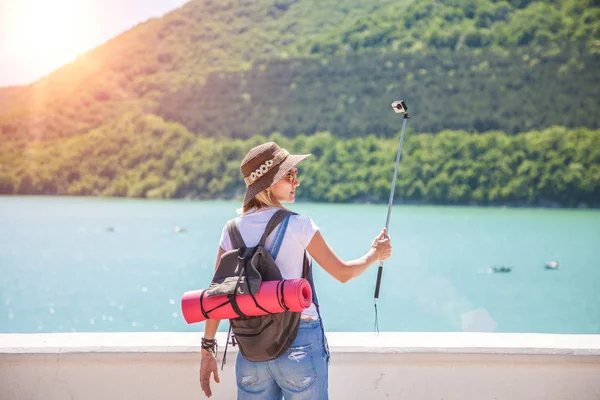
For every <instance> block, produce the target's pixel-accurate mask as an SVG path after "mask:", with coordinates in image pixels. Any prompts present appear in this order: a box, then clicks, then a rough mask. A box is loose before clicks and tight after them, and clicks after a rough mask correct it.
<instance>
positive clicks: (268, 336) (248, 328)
mask: <svg viewBox="0 0 600 400" xmlns="http://www.w3.org/2000/svg"><path fill="white" fill-rule="evenodd" d="M290 215H295V213H293V212H291V211H288V210H278V211H277V212H275V214H274V215H273V216H272V217H271V219H270V220H269V222H268V224H267V227H266V229H265V232H264V233H263V235H262V237H261V239H260V241H259V242H258V244H257V245H256V246H255V247H246V244H245V243H244V240H243V239H242V236H241V234H240V231H239V230H238V228H237V226H236V224H235V220H231V221H229V222H228V223H227V230H228V233H229V238H230V239H231V244H232V246H233V250H231V251H228V252H226V253H225V254H223V256H222V257H221V261H220V262H219V266H218V268H217V270H216V271H215V275H214V277H213V279H212V282H211V284H210V286H209V288H208V289H207V290H206V292H205V293H206V296H207V297H211V296H219V295H226V296H227V298H228V300H227V302H225V303H223V304H221V306H223V305H226V304H229V303H231V306H232V308H233V309H234V310H235V311H236V313H237V314H238V315H240V317H238V318H235V319H230V320H229V323H230V327H229V334H231V332H232V331H233V334H234V338H233V341H232V342H233V344H234V345H235V344H236V342H237V345H238V346H239V349H240V352H241V353H242V355H243V356H244V358H246V359H247V360H249V361H268V360H272V359H275V358H277V357H279V356H280V355H281V354H283V353H284V352H285V351H286V350H287V349H288V348H289V347H290V345H291V344H292V342H293V341H294V339H295V338H296V334H297V333H298V326H299V322H300V315H301V313H299V312H291V311H288V309H287V307H286V306H285V304H282V305H283V306H284V308H285V309H286V311H284V312H281V313H276V314H270V313H268V314H267V315H263V316H258V317H249V316H245V315H244V314H243V313H242V311H241V310H240V309H239V307H238V305H237V301H236V296H237V295H246V294H249V295H250V296H252V299H253V300H254V303H255V305H256V306H257V307H258V308H260V309H261V310H263V311H265V312H268V311H267V310H265V309H264V308H262V307H261V306H260V304H258V302H257V301H256V299H255V297H254V295H255V294H256V293H257V292H258V289H259V287H260V284H261V282H262V281H280V280H283V278H282V276H281V272H280V271H279V267H277V264H275V258H276V257H277V253H278V252H279V246H280V245H281V241H282V240H283V237H284V235H285V230H286V228H287V222H288V220H289V216H290ZM277 226H279V229H278V230H277V233H276V236H275V240H274V241H273V242H274V243H273V245H274V246H275V248H273V249H272V252H273V255H272V254H270V253H269V251H267V249H266V248H265V241H266V239H267V237H268V236H269V234H271V232H273V230H274V229H275V228H276V227H277ZM309 275H310V262H309V260H308V257H307V255H306V251H305V252H304V264H303V271H302V278H305V279H307V278H308V277H309ZM204 311H205V310H203V312H204ZM210 311H212V310H210ZM228 336H229V335H228ZM227 344H229V338H228V340H227ZM226 354H227V347H225V355H224V356H223V364H224V363H225V356H226Z"/></svg>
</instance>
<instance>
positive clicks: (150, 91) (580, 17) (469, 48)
mask: <svg viewBox="0 0 600 400" xmlns="http://www.w3.org/2000/svg"><path fill="white" fill-rule="evenodd" d="M399 98H402V99H404V100H406V101H407V102H408V104H409V111H410V114H411V119H410V120H409V123H408V126H409V128H408V136H407V147H406V150H405V151H404V154H405V156H404V157H405V158H403V163H402V168H401V171H400V177H399V187H398V190H397V196H398V198H399V199H403V200H407V201H414V202H433V203H452V204H474V203H475V204H506V203H510V204H532V205H544V204H559V205H565V206H578V205H581V204H585V205H593V206H598V205H600V170H599V168H600V154H599V153H598V151H599V150H597V149H598V148H600V129H599V128H600V113H598V112H597V109H598V106H599V105H600V104H599V100H598V99H600V1H598V0H546V1H541V0H540V1H535V0H510V1H507V0H437V1H433V0H423V1H410V0H396V1H391V0H378V1H373V0H345V1H334V0H192V1H190V2H189V3H187V4H186V5H184V6H183V7H181V8H180V9H178V10H175V11H173V12H171V13H169V14H167V15H165V16H164V17H162V18H157V19H152V20H149V21H147V22H145V23H142V24H140V25H138V26H136V27H134V28H133V29H131V30H129V31H128V32H125V33H124V34H122V35H119V36H117V37H115V38H114V39H112V40H110V41H108V42H107V43H106V44H104V45H102V46H99V47H98V48H96V49H94V50H92V51H90V52H88V53H86V54H84V55H82V56H80V57H79V58H78V59H77V60H76V61H74V62H73V63H71V64H68V65H65V66H64V67H62V68H60V69H59V70H57V71H55V72H54V73H52V74H50V75H48V76H47V77H45V78H43V79H41V80H40V81H38V82H36V83H34V84H32V85H27V86H22V87H9V88H0V140H1V141H2V142H1V143H2V146H0V193H3V194H11V193H21V194H73V195H94V196H98V195H102V196H130V197H152V198H155V197H156V198H171V197H190V198H231V197H236V196H239V195H240V193H241V191H243V187H242V186H241V184H240V181H239V170H238V166H239V161H240V159H241V158H242V157H243V154H245V151H247V149H248V148H249V147H250V146H252V145H254V144H256V143H258V142H259V141H261V140H266V138H274V139H276V140H277V141H278V142H281V143H282V144H283V145H287V146H289V147H290V148H293V149H296V150H298V151H311V152H313V153H314V154H315V157H314V158H313V161H312V162H311V163H307V165H306V167H305V169H304V170H303V171H302V172H303V174H304V175H303V177H304V183H305V186H304V187H303V191H302V196H303V197H304V198H306V199H310V200H316V201H385V200H386V195H385V192H387V191H389V179H390V178H391V173H392V169H391V168H393V159H394V152H395V148H396V143H397V139H398V133H399V128H400V124H401V118H400V117H399V116H398V115H396V114H394V113H393V112H392V111H391V108H390V103H391V102H392V101H393V100H397V99H399ZM355 154H358V155H360V156H359V157H358V158H357V157H354V155H355ZM350 155H352V156H353V157H350ZM390 165H391V166H390ZM324 171H327V173H325V172H324Z"/></svg>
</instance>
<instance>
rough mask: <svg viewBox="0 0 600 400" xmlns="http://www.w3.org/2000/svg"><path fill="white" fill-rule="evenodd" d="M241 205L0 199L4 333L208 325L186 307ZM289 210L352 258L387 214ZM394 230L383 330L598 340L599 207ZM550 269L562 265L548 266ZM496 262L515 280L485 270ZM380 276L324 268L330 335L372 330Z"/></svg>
mask: <svg viewBox="0 0 600 400" xmlns="http://www.w3.org/2000/svg"><path fill="white" fill-rule="evenodd" d="M237 206H238V204H237V203H233V202H220V201H212V202H201V201H148V200H124V199H96V198H61V197H0V332H72V331H77V332H84V331H85V332H90V331H104V332H114V331H199V330H202V329H203V324H194V325H187V324H186V323H185V321H184V320H183V318H182V316H181V311H180V303H179V300H180V297H181V294H182V293H183V292H184V291H187V290H193V289H198V288H203V287H205V286H206V285H207V284H208V282H209V281H210V278H211V276H212V270H213V268H214V263H215V256H216V251H217V246H218V239H219V235H220V232H221V228H222V226H223V224H224V223H225V221H226V220H227V219H229V218H231V217H234V216H235V208H236V207H237ZM292 208H293V209H294V210H295V211H298V212H300V213H306V214H308V215H310V216H311V217H312V218H313V219H314V221H315V222H316V223H317V224H318V225H319V226H320V227H321V231H322V232H323V235H324V237H325V238H326V240H327V241H328V242H329V243H330V245H331V246H332V247H333V249H334V250H335V251H336V252H337V253H338V254H339V255H340V256H341V257H342V258H345V259H351V258H355V257H359V256H361V255H363V254H364V253H365V252H366V251H367V249H368V246H369V245H370V243H371V240H372V238H373V237H374V236H375V234H377V233H378V232H379V230H380V229H381V227H382V226H383V225H384V223H385V217H386V212H387V207H386V206H385V205H331V204H311V203H299V204H296V205H294V206H293V207H292ZM176 226H181V227H183V228H185V229H186V231H185V232H180V233H176V232H175V231H174V227H176ZM109 228H112V231H111V230H110V229H109ZM390 234H391V236H392V240H393V245H394V254H393V256H392V257H391V258H390V259H389V260H388V261H387V262H386V263H385V267H384V274H383V284H382V287H381V294H380V298H379V300H378V302H377V304H378V310H379V328H380V330H381V331H462V330H465V329H466V330H471V329H475V330H492V329H493V330H494V331H496V332H547V333H600V262H599V259H600V246H599V244H600V212H599V211H592V210H557V209H552V210H549V209H501V208H470V207H432V206H395V207H394V209H393V212H392V221H391V228H390ZM550 260H557V261H559V262H560V266H561V267H560V269H558V270H555V271H554V270H545V269H544V263H545V262H546V261H550ZM500 265H506V266H510V267H511V268H512V271H511V272H510V273H505V274H499V273H496V274H493V273H489V268H490V267H492V266H500ZM376 273H377V265H374V266H372V267H371V269H369V270H368V271H367V272H366V273H364V274H363V275H362V276H360V277H359V278H357V279H355V280H352V281H350V282H349V283H346V284H341V283H338V282H337V281H335V280H334V279H333V278H331V277H330V276H329V275H327V274H326V273H325V272H324V271H323V270H322V269H321V268H320V267H318V266H315V281H316V286H317V292H318V295H319V300H320V302H321V310H322V316H323V318H324V321H325V328H326V329H327V330H328V331H366V332H370V331H373V329H374V307H373V291H374V287H375V279H376ZM474 310H478V311H477V312H476V313H475V314H472V313H471V312H473V311H474ZM488 314H489V317H490V318H491V319H492V320H493V324H492V325H491V327H490V326H488V324H486V317H485V315H488ZM473 315H475V316H476V318H475V328H472V327H471V328H469V327H467V326H466V325H465V322H466V321H468V320H469V319H470V317H472V316H473ZM227 327H228V324H226V323H222V324H221V326H220V330H226V329H227Z"/></svg>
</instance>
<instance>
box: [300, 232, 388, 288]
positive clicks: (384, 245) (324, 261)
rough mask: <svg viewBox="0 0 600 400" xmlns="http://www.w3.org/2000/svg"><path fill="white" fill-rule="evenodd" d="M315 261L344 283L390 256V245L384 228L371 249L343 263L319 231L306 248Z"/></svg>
mask: <svg viewBox="0 0 600 400" xmlns="http://www.w3.org/2000/svg"><path fill="white" fill-rule="evenodd" d="M306 249H307V250H308V252H309V253H310V255H311V256H312V257H313V258H314V259H315V261H316V262H317V263H318V264H319V265H320V266H321V267H323V269H324V270H325V271H327V273H328V274H329V275H331V276H333V277H334V278H335V279H337V280H338V281H340V282H342V283H345V282H348V281H349V280H350V279H352V278H356V277H357V276H359V275H360V274H362V273H363V272H365V270H366V269H367V268H369V267H370V266H371V265H373V264H374V263H376V262H377V261H383V260H386V259H388V258H389V257H390V255H391V254H392V244H391V242H390V239H389V237H388V236H387V232H386V230H385V228H383V229H382V231H381V232H380V233H379V235H377V236H376V237H375V239H374V240H373V243H372V244H371V248H370V249H369V251H368V252H367V253H366V254H365V255H364V256H362V257H360V258H357V259H355V260H351V261H344V260H342V259H341V258H340V257H338V255H337V254H335V252H334V251H333V250H332V249H331V247H329V245H328V244H327V242H326V241H325V239H324V238H323V235H321V232H320V231H317V232H316V233H315V234H314V236H313V238H312V240H311V241H310V243H309V244H308V247H307V248H306Z"/></svg>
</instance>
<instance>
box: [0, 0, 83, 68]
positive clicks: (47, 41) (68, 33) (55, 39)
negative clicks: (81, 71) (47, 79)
mask: <svg viewBox="0 0 600 400" xmlns="http://www.w3.org/2000/svg"><path fill="white" fill-rule="evenodd" d="M89 4H90V2H88V1H84V0H79V1H77V0H52V1H49V0H4V8H5V10H4V12H3V14H4V16H3V17H2V20H3V21H2V25H3V27H2V29H1V35H0V36H2V39H1V40H2V42H4V43H2V44H3V46H4V47H5V49H6V50H7V52H8V54H10V55H12V56H13V57H14V58H15V59H21V60H23V61H24V62H25V63H26V65H27V68H31V69H32V70H35V71H37V72H38V73H39V74H47V73H49V72H51V71H52V70H54V69H56V68H58V67H60V66H61V65H63V64H65V63H68V62H70V61H73V60H74V59H75V58H76V57H77V56H78V55H79V54H81V53H82V52H84V51H86V50H87V49H88V48H89V40H88V39H89V34H90V29H89V28H90V26H89V21H90V20H91V11H92V10H91V9H90V6H89Z"/></svg>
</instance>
